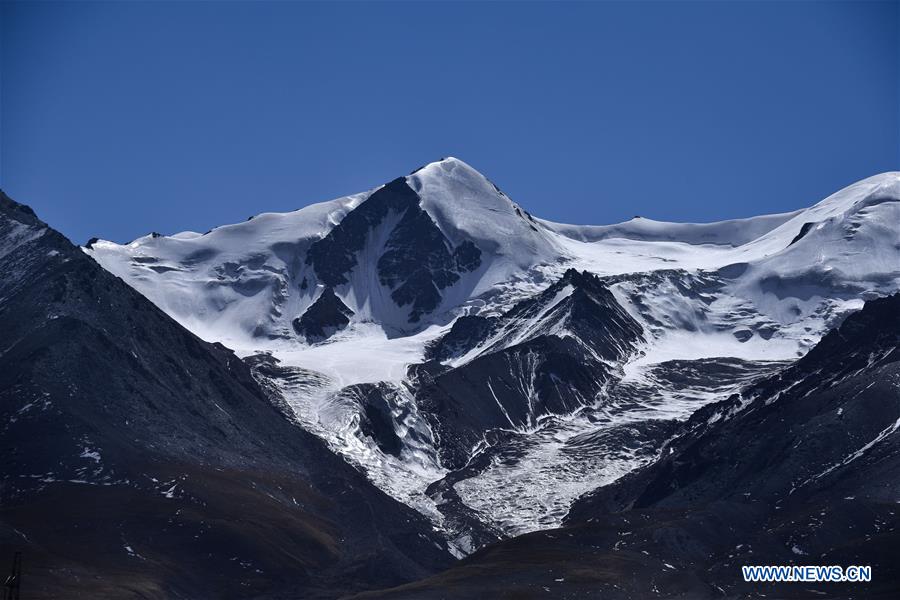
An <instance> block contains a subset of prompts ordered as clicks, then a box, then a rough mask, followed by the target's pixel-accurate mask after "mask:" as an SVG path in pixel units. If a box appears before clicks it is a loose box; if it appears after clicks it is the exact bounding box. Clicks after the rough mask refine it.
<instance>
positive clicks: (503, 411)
mask: <svg viewBox="0 0 900 600" xmlns="http://www.w3.org/2000/svg"><path fill="white" fill-rule="evenodd" d="M642 339H643V332H642V329H641V326H640V325H639V324H638V323H637V322H636V321H635V320H634V319H633V318H631V316H630V315H629V314H628V313H627V312H626V311H625V309H623V308H622V307H621V306H620V305H619V304H618V302H617V301H616V299H615V297H613V295H612V293H611V292H610V291H609V290H608V289H607V288H606V287H605V286H604V285H603V283H602V282H601V281H600V280H599V279H598V278H597V277H596V276H594V275H592V274H590V273H587V272H584V273H580V272H578V271H575V270H569V271H567V272H566V274H565V275H564V276H563V277H562V278H561V279H560V280H559V281H557V282H556V283H554V284H553V285H551V286H550V287H548V288H547V289H546V290H544V291H543V292H541V293H540V294H538V295H537V296H535V297H534V298H529V299H527V300H523V301H522V302H520V303H518V304H516V305H515V306H514V307H513V308H512V309H510V310H509V311H508V312H507V313H505V314H503V315H501V316H498V317H488V318H484V317H466V318H463V319H460V320H458V321H457V322H456V323H455V324H454V326H453V328H451V330H450V332H449V333H448V334H447V335H446V336H445V337H444V338H442V339H441V340H439V341H438V343H437V344H435V345H434V346H433V347H432V348H430V350H429V352H430V355H431V356H432V357H434V359H435V360H433V361H432V362H431V363H427V364H425V365H422V366H420V367H416V368H414V369H413V375H414V378H415V380H416V383H417V384H418V388H417V391H416V401H417V403H418V404H419V407H420V409H421V410H422V411H423V412H424V413H425V414H426V415H428V417H429V419H430V421H431V424H432V427H433V428H434V429H435V431H437V432H438V435H439V437H440V443H441V449H440V450H441V458H442V460H443V462H444V464H445V465H446V466H448V467H450V468H459V467H461V466H463V465H464V464H465V462H466V461H467V460H468V458H469V456H470V452H471V450H472V448H473V447H474V446H475V444H476V443H477V442H479V441H480V440H482V439H483V438H484V434H485V433H486V432H488V431H491V430H494V429H526V428H529V427H534V426H535V425H536V424H537V422H538V420H539V419H540V418H541V417H543V416H545V415H549V414H567V413H570V412H572V411H574V410H576V409H578V408H579V407H582V406H585V405H590V404H592V403H594V402H595V401H596V399H597V394H598V393H599V392H600V390H601V389H603V387H604V385H606V384H607V383H608V382H609V381H610V378H611V375H612V373H613V371H614V367H612V366H611V365H613V364H616V363H620V362H621V361H622V360H623V359H624V358H625V357H626V356H628V355H629V354H630V353H631V352H633V351H634V349H635V348H636V344H637V343H638V342H639V341H641V340H642ZM478 347H480V349H479V354H478V356H477V358H475V359H473V360H471V361H469V362H466V363H464V364H462V365H461V366H459V367H456V368H449V369H448V368H446V367H444V366H443V365H441V364H439V362H438V360H448V359H451V358H455V357H458V356H462V355H464V354H465V353H466V352H468V351H469V350H472V349H473V348H478Z"/></svg>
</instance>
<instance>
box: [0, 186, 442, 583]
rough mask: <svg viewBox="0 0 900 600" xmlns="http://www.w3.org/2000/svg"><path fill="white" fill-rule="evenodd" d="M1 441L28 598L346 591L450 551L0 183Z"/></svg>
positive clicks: (423, 569)
mask: <svg viewBox="0 0 900 600" xmlns="http://www.w3.org/2000/svg"><path fill="white" fill-rule="evenodd" d="M0 445H2V452H0V456H2V468H0V560H3V561H6V560H7V559H11V557H12V552H13V551H14V550H21V551H22V552H23V554H24V576H23V584H22V585H23V589H22V597H23V598H24V597H27V598H75V597H83V598H237V597H241V598H246V597H303V598H313V597H335V596H338V595H341V594H343V593H347V592H351V591H354V590H359V589H366V588H371V587H375V586H384V585H392V584H397V583H401V582H403V581H405V580H410V579H412V578H415V577H421V576H424V575H427V574H428V573H429V572H433V571H435V570H436V569H438V568H440V567H445V566H447V565H448V563H449V561H450V557H449V555H448V554H447V553H446V552H445V550H444V549H443V546H442V542H441V541H440V539H439V538H437V537H436V536H435V535H434V534H433V531H432V527H431V525H430V524H429V523H428V522H427V521H426V520H425V519H424V518H422V517H421V516H420V515H418V513H416V512H414V511H413V510H411V509H408V508H406V507H404V506H402V505H401V504H399V503H397V502H395V501H393V500H391V499H390V498H388V497H387V496H385V495H384V494H382V493H381V492H380V491H378V490H377V489H375V488H374V487H373V486H372V485H371V484H370V483H369V482H368V481H367V480H366V479H365V478H364V477H363V476H362V475H361V474H360V473H358V472H357V471H355V470H354V469H353V468H351V467H350V466H348V465H347V464H346V463H344V462H343V461H342V460H341V459H340V458H338V457H336V456H334V455H333V454H332V453H331V452H330V451H328V449H327V448H326V447H325V446H324V444H323V443H322V442H321V441H320V440H318V439H317V438H315V437H314V436H312V435H310V434H308V433H307V432H305V431H303V430H302V429H300V428H298V427H296V426H295V425H292V424H291V423H289V422H288V421H287V420H286V419H285V418H284V417H283V415H282V414H281V413H280V412H279V411H278V409H277V408H276V407H275V406H273V405H272V404H271V403H270V401H269V400H268V399H267V398H266V396H265V395H264V393H263V391H262V390H261V389H260V388H259V387H258V385H257V384H256V382H255V381H254V380H253V378H252V377H251V375H250V371H249V369H248V367H247V365H246V364H245V363H243V362H242V361H241V360H239V359H238V358H237V357H236V356H234V354H232V353H231V352H230V351H229V350H228V349H226V348H224V347H223V346H221V345H218V344H208V343H206V342H203V341H201V340H200V339H198V338H197V337H195V336H194V335H192V334H191V333H189V332H188V331H186V330H185V329H183V328H182V327H181V326H179V325H178V324H177V323H175V321H173V320H172V319H171V318H169V317H168V316H166V315H165V314H164V313H162V312H161V311H160V310H158V309H157V308H156V307H155V306H154V305H153V304H151V303H150V302H149V301H148V300H146V299H145V298H144V297H143V296H141V295H140V294H138V293H137V292H135V291H134V290H133V289H132V288H130V287H129V286H128V285H126V284H125V283H123V282H122V281H121V280H119V279H118V278H116V277H114V276H112V275H111V274H109V273H108V272H106V271H104V270H103V269H102V268H101V267H100V266H99V265H97V264H96V263H95V262H94V261H93V260H92V259H91V258H90V257H88V256H87V255H85V254H84V253H83V252H82V251H81V250H79V249H78V248H76V247H74V246H73V245H72V244H70V243H69V242H68V241H67V240H66V239H65V238H64V237H63V236H61V235H60V234H59V233H57V232H55V231H53V230H52V229H50V228H48V227H47V226H46V225H44V224H43V223H42V222H40V221H39V220H38V219H37V217H36V216H35V215H34V213H33V212H32V211H31V210H30V209H29V208H27V207H26V206H23V205H21V204H17V203H15V202H13V201H11V200H10V199H9V198H7V197H6V196H2V195H0Z"/></svg>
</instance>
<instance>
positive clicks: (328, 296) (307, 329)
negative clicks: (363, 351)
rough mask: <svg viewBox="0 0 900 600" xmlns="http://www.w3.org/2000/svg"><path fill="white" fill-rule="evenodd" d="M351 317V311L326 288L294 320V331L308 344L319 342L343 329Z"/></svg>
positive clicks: (332, 291) (331, 290)
mask: <svg viewBox="0 0 900 600" xmlns="http://www.w3.org/2000/svg"><path fill="white" fill-rule="evenodd" d="M352 316H353V311H352V310H350V309H349V308H348V307H347V305H346V304H344V303H343V302H341V299H340V298H338V297H337V296H336V295H335V293H334V290H333V289H331V288H330V287H328V288H325V289H324V290H323V291H322V294H321V295H320V296H319V297H318V298H317V299H316V301H315V302H313V303H312V304H311V305H310V307H309V308H307V309H306V311H304V313H303V315H302V316H301V317H299V318H297V319H294V321H293V325H294V331H296V332H297V333H298V334H299V335H302V336H303V337H304V338H306V341H307V342H309V343H314V342H321V341H322V340H325V339H328V338H330V337H331V336H332V335H334V334H335V333H337V332H338V331H340V330H341V329H343V328H345V327H346V326H347V325H348V324H349V323H350V317H352Z"/></svg>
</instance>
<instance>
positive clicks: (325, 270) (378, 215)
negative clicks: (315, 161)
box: [306, 177, 481, 323]
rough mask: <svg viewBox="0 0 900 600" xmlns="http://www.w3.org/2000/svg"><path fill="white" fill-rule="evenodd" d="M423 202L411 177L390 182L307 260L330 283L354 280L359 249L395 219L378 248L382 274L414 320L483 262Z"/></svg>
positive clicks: (475, 249) (316, 245)
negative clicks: (453, 239)
mask: <svg viewBox="0 0 900 600" xmlns="http://www.w3.org/2000/svg"><path fill="white" fill-rule="evenodd" d="M420 203H421V200H420V198H419V196H418V195H417V194H416V192H414V191H413V190H412V188H410V187H409V184H407V182H406V178H403V177H400V178H398V179H395V180H393V181H391V182H390V183H388V184H386V185H385V186H384V187H382V188H381V189H379V190H378V191H376V192H374V193H373V194H372V195H371V196H370V197H369V198H368V199H367V200H366V201H365V202H363V203H362V204H360V205H359V206H358V207H357V208H356V209H354V210H353V211H351V212H350V213H349V214H347V216H346V217H344V218H343V220H341V222H340V223H339V224H338V225H336V226H335V227H334V228H333V229H332V230H331V231H330V232H328V235H326V236H325V237H323V238H322V239H321V240H319V241H317V242H315V243H314V244H313V245H312V246H310V248H309V253H308V254H307V256H306V264H308V265H312V266H313V268H314V269H315V272H316V276H317V277H318V278H319V280H320V281H321V282H322V283H324V284H325V285H327V286H332V287H334V286H339V285H342V284H346V283H349V281H350V280H349V274H350V272H351V271H352V270H353V268H354V267H356V265H357V256H358V253H359V252H361V251H362V250H363V249H364V248H365V247H366V245H367V244H369V243H372V242H373V240H372V236H373V235H374V233H375V232H376V231H377V230H378V228H379V226H380V225H382V224H383V223H386V222H388V221H389V220H390V219H395V220H396V224H394V225H393V226H392V227H390V228H389V229H388V231H387V238H386V239H385V240H384V242H383V243H382V244H381V245H380V247H378V249H377V252H378V261H377V270H378V278H379V281H380V283H381V285H384V286H386V287H387V288H388V289H390V290H391V298H392V299H393V300H394V302H396V303H397V305H398V306H410V313H409V321H410V322H412V323H415V322H417V321H419V319H421V317H422V315H424V314H426V313H429V312H431V311H433V310H434V309H435V308H437V306H438V305H439V304H440V302H441V290H443V289H445V288H447V287H449V286H451V285H453V284H454V283H456V282H457V281H458V280H459V276H460V274H461V273H467V272H470V271H474V270H475V269H477V268H478V267H479V265H480V264H481V251H480V250H479V249H478V247H477V246H475V244H474V243H472V242H471V241H469V240H465V241H463V242H462V243H460V244H459V245H458V246H456V247H455V248H453V247H452V244H451V243H450V241H449V240H448V239H447V238H446V237H445V236H444V234H443V233H442V232H441V230H440V229H439V228H438V227H437V225H436V224H435V222H434V221H433V220H432V218H431V217H430V216H429V215H428V213H427V212H425V211H424V210H422V207H421V205H420ZM376 246H379V245H378V244H377V243H376Z"/></svg>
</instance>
